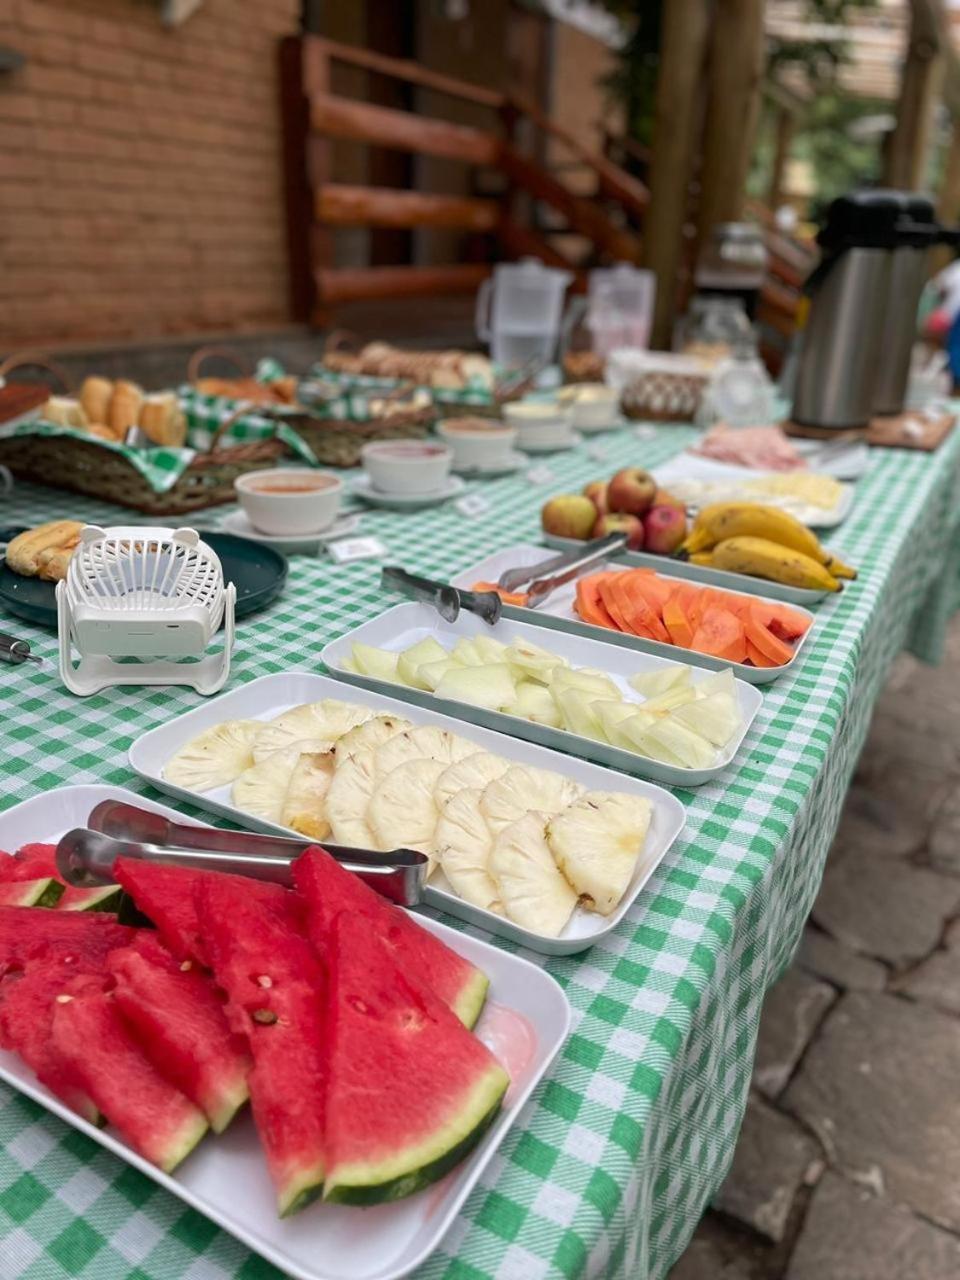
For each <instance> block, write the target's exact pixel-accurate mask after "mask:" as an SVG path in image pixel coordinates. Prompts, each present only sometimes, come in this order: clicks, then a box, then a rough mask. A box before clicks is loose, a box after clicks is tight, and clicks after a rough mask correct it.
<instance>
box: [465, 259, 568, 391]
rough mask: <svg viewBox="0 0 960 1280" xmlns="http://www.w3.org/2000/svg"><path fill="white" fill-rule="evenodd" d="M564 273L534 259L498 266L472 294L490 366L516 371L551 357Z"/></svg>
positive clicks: (565, 283)
mask: <svg viewBox="0 0 960 1280" xmlns="http://www.w3.org/2000/svg"><path fill="white" fill-rule="evenodd" d="M572 281H573V276H572V275H571V274H570V272H569V271H559V270H557V269H556V268H555V267H545V266H544V265H543V263H542V262H540V261H539V260H538V259H537V258H523V259H521V261H520V262H503V263H500V264H499V265H498V266H496V267H495V268H494V272H493V276H492V278H491V279H489V280H484V282H483V284H481V286H480V289H479V291H478V293H477V308H476V316H475V322H476V329H477V337H478V338H479V339H480V340H481V342H488V343H489V344H490V355H491V358H492V359H493V362H494V364H498V365H501V366H503V367H505V368H517V367H518V366H520V365H524V364H527V363H528V362H529V361H532V360H537V361H541V362H542V363H543V364H550V363H551V362H552V361H553V360H554V358H555V355H556V349H557V342H558V341H559V338H560V330H561V323H562V317H563V299H564V295H565V293H566V291H567V287H568V286H569V285H570V284H571V282H572Z"/></svg>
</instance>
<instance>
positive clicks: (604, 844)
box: [546, 791, 651, 916]
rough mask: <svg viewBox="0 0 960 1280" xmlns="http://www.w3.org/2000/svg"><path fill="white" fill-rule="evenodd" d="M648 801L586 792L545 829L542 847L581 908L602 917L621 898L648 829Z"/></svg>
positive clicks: (608, 793) (649, 810)
mask: <svg viewBox="0 0 960 1280" xmlns="http://www.w3.org/2000/svg"><path fill="white" fill-rule="evenodd" d="M650 815H651V806H650V801H649V800H645V799H643V797H642V796H627V795H620V794H613V793H610V792H605V791H588V792H587V793H586V795H584V796H582V797H581V798H580V799H579V800H577V801H576V803H574V804H572V805H570V806H569V807H568V808H567V809H564V811H563V813H560V814H557V815H556V816H555V817H553V818H551V819H550V821H549V822H548V823H547V830H546V841H547V844H548V846H549V848H550V851H551V852H552V854H553V856H554V857H555V858H556V860H557V865H558V866H559V867H560V869H561V871H562V872H563V874H564V875H565V876H566V878H567V880H569V882H570V883H571V884H572V885H573V887H574V889H576V891H577V893H578V894H580V896H581V897H582V898H583V899H584V905H585V906H588V907H590V908H591V909H592V910H594V911H598V912H599V913H600V914H601V915H604V916H607V915H609V914H610V912H611V911H613V909H614V908H615V907H616V905H617V903H618V902H619V901H620V899H621V898H622V897H623V895H624V893H625V892H626V890H627V886H628V885H629V883H630V879H631V877H632V875H633V871H634V868H635V867H636V865H637V860H638V859H639V857H640V853H641V851H642V849H643V844H644V841H645V840H646V838H647V831H648V829H649V827H650Z"/></svg>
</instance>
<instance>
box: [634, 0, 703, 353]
mask: <svg viewBox="0 0 960 1280" xmlns="http://www.w3.org/2000/svg"><path fill="white" fill-rule="evenodd" d="M709 25H710V4H709V0H670V3H669V4H664V6H663V31H662V36H661V42H660V71H659V74H658V77H657V97H656V108H655V116H654V148H653V158H652V162H651V167H650V207H649V209H648V210H647V217H646V222H645V224H644V250H645V261H646V265H647V266H648V267H649V268H650V269H651V270H652V271H653V272H654V274H655V275H656V277H657V300H656V306H655V308H654V319H653V332H652V335H651V345H652V346H654V347H661V348H662V347H669V345H670V338H671V335H672V333H673V317H674V312H675V310H676V296H677V272H678V268H679V266H680V256H681V248H682V242H683V225H684V222H685V220H686V216H687V201H688V195H689V187H690V173H691V169H692V166H693V147H694V136H695V132H696V129H697V126H698V124H699V120H700V85H701V81H702V78H703V60H704V52H705V50H706V45H707V31H708V29H709Z"/></svg>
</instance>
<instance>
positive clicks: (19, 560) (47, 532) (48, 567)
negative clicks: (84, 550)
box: [7, 520, 83, 581]
mask: <svg viewBox="0 0 960 1280" xmlns="http://www.w3.org/2000/svg"><path fill="white" fill-rule="evenodd" d="M82 528H83V525H82V524H81V523H80V521H79V520H51V521H49V522H48V523H47V524H39V525H37V527H36V528H35V529H26V530H25V531H24V532H23V533H19V534H17V536H16V537H15V538H13V539H12V540H11V541H10V542H9V543H8V544H7V565H8V566H9V567H10V569H12V570H13V572H14V573H19V574H22V575H23V577H25V578H35V577H37V576H38V574H39V575H41V576H43V577H50V575H52V574H54V573H59V576H60V577H63V576H64V575H65V574H66V564H67V563H68V562H69V559H70V556H71V555H72V554H73V550H74V548H75V547H76V546H77V543H78V542H79V541H80V530H81V529H82ZM59 552H66V553H67V554H66V556H65V557H63V556H59V555H57V554H56V553H59ZM61 568H62V570H63V571H62V573H60V569H61ZM50 580H51V581H56V580H57V579H56V578H53V577H51V578H50Z"/></svg>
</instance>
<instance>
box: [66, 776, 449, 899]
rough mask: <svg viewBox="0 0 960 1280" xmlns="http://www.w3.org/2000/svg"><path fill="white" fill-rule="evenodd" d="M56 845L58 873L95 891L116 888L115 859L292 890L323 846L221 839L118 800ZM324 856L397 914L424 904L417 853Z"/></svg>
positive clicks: (277, 839)
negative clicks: (295, 868)
mask: <svg viewBox="0 0 960 1280" xmlns="http://www.w3.org/2000/svg"><path fill="white" fill-rule="evenodd" d="M87 821H88V822H89V824H90V825H89V827H78V828H76V829H75V830H73V831H68V832H67V834H66V835H65V836H64V837H63V838H62V839H61V840H60V842H59V844H58V845H57V869H58V870H59V872H60V874H61V875H62V876H63V877H64V879H65V880H66V881H67V882H68V883H69V884H75V885H78V886H87V887H89V886H92V885H99V884H110V883H112V881H113V864H114V862H115V861H116V859H117V858H120V857H124V858H139V859H140V860H142V861H145V862H160V863H167V864H173V865H177V864H179V865H180V866H185V867H192V868H194V869H195V870H200V871H227V872H232V873H233V874H234V875H245V876H250V877H251V878H252V879H254V880H266V881H269V882H270V883H272V884H281V885H286V886H290V885H292V883H293V877H292V874H291V870H290V867H291V863H293V862H294V860H295V859H296V858H297V857H299V855H300V854H301V853H303V851H304V850H305V849H309V848H310V847H311V846H312V845H315V844H317V843H319V842H318V841H316V840H297V839H293V838H288V837H286V836H268V835H260V834H258V833H254V832H249V831H223V830H221V829H220V828H218V827H193V826H189V825H187V824H186V823H179V822H172V821H170V820H169V819H168V818H165V817H163V815H162V814H158V813H151V812H150V811H149V810H148V809H140V808H138V807H137V806H136V805H132V804H124V803H123V802H122V801H119V800H104V801H103V802H102V803H100V804H98V805H97V807H96V808H95V809H94V810H93V811H92V812H91V814H90V817H89V818H88V819H87ZM323 848H324V849H326V851H327V853H329V854H330V855H331V857H333V858H335V859H336V860H337V861H338V862H339V863H340V864H341V866H343V867H344V868H345V869H346V870H348V871H352V872H353V874H354V875H356V876H357V877H358V878H359V879H360V880H362V881H363V882H364V883H365V884H367V885H369V886H370V888H371V889H374V890H376V892H377V893H379V894H380V895H381V896H382V897H384V898H388V899H389V900H390V901H391V902H396V903H397V904H398V905H399V906H404V907H412V906H415V905H416V903H417V902H419V900H420V898H421V896H422V894H423V886H424V884H425V882H426V876H427V862H428V859H427V856H426V854H423V853H420V852H419V851H418V850H416V849H393V850H391V851H390V852H386V853H379V852H376V851H374V850H372V849H354V848H351V847H349V846H347V845H337V844H327V843H325V842H324V844H323Z"/></svg>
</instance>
